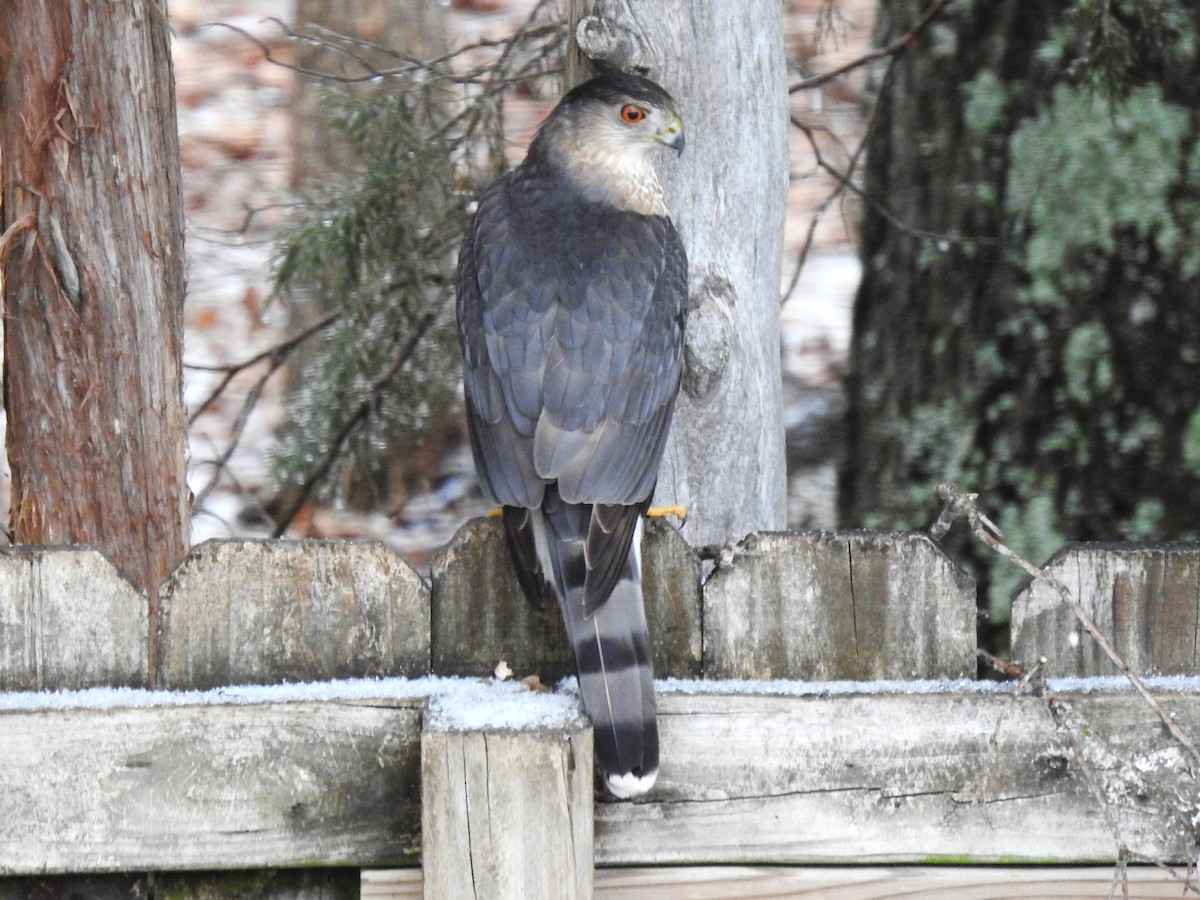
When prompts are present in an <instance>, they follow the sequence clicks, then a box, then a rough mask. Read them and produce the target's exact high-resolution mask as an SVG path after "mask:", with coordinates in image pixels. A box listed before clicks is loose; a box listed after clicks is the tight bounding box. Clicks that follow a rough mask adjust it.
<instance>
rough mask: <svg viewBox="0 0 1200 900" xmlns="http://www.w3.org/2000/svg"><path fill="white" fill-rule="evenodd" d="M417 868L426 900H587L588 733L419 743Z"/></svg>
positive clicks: (488, 733) (433, 725)
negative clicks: (419, 840) (419, 850)
mask: <svg viewBox="0 0 1200 900" xmlns="http://www.w3.org/2000/svg"><path fill="white" fill-rule="evenodd" d="M421 796H422V815H421V828H422V859H421V865H422V869H423V872H424V882H425V888H424V896H425V897H427V898H429V900H458V898H471V900H485V898H488V900H491V898H495V900H502V898H507V897H520V898H523V900H578V898H582V900H587V898H590V897H591V896H592V865H593V864H592V729H591V726H590V725H589V724H588V723H587V722H586V721H585V720H584V719H582V718H577V719H575V720H574V721H573V722H570V723H568V724H566V725H564V726H562V727H556V728H545V729H541V730H536V731H534V730H528V731H521V730H501V729H496V730H479V731H476V730H468V731H464V730H458V729H456V728H454V727H450V726H442V725H440V724H439V723H437V722H436V720H433V719H430V720H427V721H426V725H425V729H424V731H423V733H422V735H421Z"/></svg>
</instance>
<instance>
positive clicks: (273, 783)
mask: <svg viewBox="0 0 1200 900" xmlns="http://www.w3.org/2000/svg"><path fill="white" fill-rule="evenodd" d="M420 720H421V713H420V712H419V710H418V709H416V708H413V707H412V706H411V705H410V706H407V707H405V706H403V705H397V706H395V707H388V706H385V705H384V704H383V703H382V702H381V701H374V702H373V703H372V704H371V705H365V704H364V705H355V704H351V703H335V702H327V703H300V702H298V703H265V704H248V705H231V706H176V707H170V706H168V707H158V708H145V709H136V708H131V709H74V710H58V711H34V712H2V713H0V759H3V760H4V765H3V766H0V797H3V798H4V800H3V803H4V807H3V808H4V815H3V816H0V873H7V874H45V873H67V872H77V873H89V872H123V871H144V870H154V869H159V870H164V869H165V870H187V869H231V868H233V869H236V868H242V869H244V868H265V867H273V866H280V867H287V866H303V867H311V866H314V865H339V866H340V865H358V866H361V865H371V864H375V865H396V864H403V863H404V862H406V861H412V860H413V858H414V856H415V854H416V852H417V848H418V842H419V834H420V816H421V812H420V768H419V767H420V751H419V747H420V743H419V742H420Z"/></svg>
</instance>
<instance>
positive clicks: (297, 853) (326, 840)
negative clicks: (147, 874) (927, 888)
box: [0, 679, 1200, 896]
mask: <svg viewBox="0 0 1200 900" xmlns="http://www.w3.org/2000/svg"><path fill="white" fill-rule="evenodd" d="M1189 685H1190V687H1189ZM1068 686H1074V687H1076V688H1077V690H1069V689H1068ZM659 687H660V701H659V705H660V727H661V731H662V740H663V767H662V771H661V774H660V776H659V781H658V784H657V786H656V788H655V790H654V791H653V792H652V793H651V795H650V797H649V799H648V801H647V802H643V803H636V804H630V803H615V802H604V803H600V804H597V806H596V809H595V838H594V840H595V859H596V862H598V863H600V864H604V865H676V864H691V865H712V864H736V863H746V862H763V863H773V864H832V863H858V864H862V863H868V864H870V863H878V864H890V863H919V862H922V861H927V860H929V859H946V858H954V859H958V860H962V861H964V862H965V861H972V862H993V863H995V862H1041V863H1083V862H1093V863H1095V862H1104V861H1107V860H1111V859H1113V858H1114V855H1115V853H1116V849H1115V844H1114V842H1113V839H1112V836H1111V834H1110V833H1109V831H1108V829H1107V827H1106V825H1105V822H1104V817H1103V815H1102V814H1101V812H1100V808H1099V806H1098V804H1097V802H1096V799H1095V797H1094V795H1093V793H1092V790H1091V788H1090V787H1089V785H1088V783H1087V781H1086V779H1085V778H1084V776H1083V775H1082V774H1081V768H1080V765H1081V762H1080V761H1081V760H1082V761H1083V762H1085V763H1087V765H1088V766H1089V767H1090V768H1091V769H1092V770H1093V771H1094V772H1095V773H1096V778H1097V783H1098V784H1099V786H1100V788H1101V790H1102V792H1103V793H1104V795H1105V798H1106V801H1107V802H1108V805H1109V809H1110V810H1111V811H1112V812H1113V814H1114V815H1115V816H1116V818H1117V822H1118V824H1119V827H1120V829H1121V832H1122V839H1123V840H1124V841H1125V842H1126V843H1127V844H1128V845H1129V846H1130V848H1131V849H1132V850H1133V851H1134V852H1135V853H1137V854H1143V855H1146V856H1153V857H1158V858H1163V859H1168V860H1174V861H1177V862H1183V861H1186V860H1187V859H1188V858H1190V856H1189V854H1191V853H1193V852H1194V851H1193V848H1192V845H1191V841H1190V839H1189V837H1188V835H1189V834H1190V833H1191V832H1190V827H1189V826H1188V825H1187V823H1189V822H1191V821H1193V819H1194V817H1196V816H1197V815H1198V814H1200V790H1198V789H1197V784H1196V780H1195V777H1194V776H1193V775H1192V774H1191V773H1190V772H1189V771H1188V768H1187V766H1186V765H1185V763H1184V760H1183V757H1182V755H1181V754H1180V753H1179V751H1178V750H1177V748H1176V747H1175V746H1174V745H1173V744H1171V743H1170V741H1169V739H1167V738H1165V737H1164V736H1163V734H1162V730H1161V728H1160V727H1159V723H1158V721H1157V719H1156V718H1155V717H1154V714H1153V713H1152V712H1151V711H1150V710H1149V709H1148V708H1147V707H1146V706H1145V704H1144V703H1143V702H1142V701H1141V700H1140V699H1139V698H1137V697H1135V696H1132V695H1131V694H1130V692H1129V691H1128V690H1127V689H1126V690H1123V691H1122V690H1119V689H1118V687H1117V681H1116V680H1115V679H1103V680H1101V681H1098V682H1096V683H1094V684H1093V683H1092V682H1061V683H1060V682H1055V683H1054V684H1052V687H1053V688H1054V689H1055V690H1056V691H1058V693H1059V696H1060V697H1061V698H1062V702H1063V703H1064V704H1065V706H1066V709H1067V717H1068V721H1069V724H1070V732H1071V735H1072V736H1073V739H1074V741H1075V744H1073V743H1072V739H1071V738H1068V736H1067V735H1065V734H1063V733H1061V732H1059V731H1057V730H1056V728H1055V725H1054V722H1053V720H1052V719H1051V717H1050V715H1049V714H1048V712H1047V711H1046V708H1045V706H1044V704H1043V702H1042V701H1041V700H1039V699H1037V698H1034V697H1028V696H1026V697H1021V698H1019V699H1017V700H1016V701H1013V700H1011V698H1010V696H1009V693H1008V692H1006V691H1004V690H1001V689H998V688H996V687H995V686H985V685H974V686H971V685H967V684H965V683H947V684H944V685H942V686H941V687H940V688H939V687H938V686H937V684H936V683H935V682H914V683H894V684H893V688H894V689H893V690H891V691H885V690H881V689H879V687H878V686H875V685H872V684H861V685H859V686H858V688H857V689H856V687H855V685H853V684H850V683H842V684H840V685H833V686H826V685H822V684H819V683H813V684H793V685H791V686H790V689H789V690H782V689H781V688H780V686H779V684H778V683H775V687H776V692H775V693H763V692H762V690H761V689H762V684H761V683H757V682H750V683H747V684H744V685H742V688H743V689H742V690H741V691H740V692H739V691H738V690H737V688H738V684H737V683H736V682H721V683H718V684H716V685H713V688H714V689H713V690H712V691H707V692H706V691H705V690H704V682H676V681H667V682H663V683H660V685H659ZM1153 687H1154V690H1155V692H1156V693H1157V694H1158V695H1159V698H1160V701H1161V702H1162V703H1163V704H1164V705H1165V706H1166V707H1167V709H1168V710H1170V711H1171V712H1172V713H1173V714H1174V715H1175V716H1176V718H1177V721H1179V722H1180V724H1181V726H1183V727H1184V728H1185V730H1187V731H1189V732H1190V733H1196V731H1197V729H1198V728H1200V697H1198V696H1197V695H1196V693H1195V691H1194V684H1192V682H1191V681H1189V680H1180V679H1168V680H1164V681H1163V682H1162V683H1161V684H1159V683H1155V684H1154V685H1153ZM827 688H828V689H827ZM909 688H911V689H909ZM80 693H81V695H84V696H86V697H88V698H91V699H90V701H88V702H83V701H81V702H79V703H77V704H74V706H72V705H71V704H69V703H64V702H63V698H64V697H69V696H71V695H67V694H27V695H8V696H9V697H13V696H22V697H24V701H23V702H22V703H12V704H9V709H8V710H7V711H4V710H3V709H0V759H4V760H5V765H4V766H3V767H0V796H3V797H5V798H6V811H7V814H6V816H5V817H3V819H0V871H2V872H5V873H9V874H38V873H45V872H67V871H74V872H97V871H134V870H151V869H159V870H164V869H165V870H182V869H206V868H217V869H227V868H237V867H252V868H255V867H261V866H289V865H292V866H295V865H301V864H303V865H354V866H395V865H404V864H410V865H411V864H414V863H415V862H416V860H417V854H418V852H419V846H418V834H419V833H420V832H419V829H418V822H419V817H422V816H423V817H424V821H423V823H422V824H421V828H423V829H424V834H425V859H424V862H425V863H426V865H430V866H433V868H434V869H435V870H436V869H439V868H440V870H441V872H442V874H441V875H439V876H438V877H439V878H445V879H453V878H461V877H469V876H470V875H472V874H473V876H474V878H475V879H476V882H475V883H476V884H482V883H490V884H495V885H497V886H498V894H497V895H500V896H538V894H536V893H530V892H531V891H534V890H535V888H536V889H538V890H540V888H537V885H538V884H540V883H541V882H539V880H538V879H543V878H547V877H549V876H548V875H546V869H545V864H546V860H549V861H550V863H551V864H552V865H553V867H554V871H555V872H556V873H557V876H556V877H564V875H563V873H570V877H571V878H575V877H577V876H578V877H582V876H579V872H580V871H582V870H581V869H580V867H579V865H580V864H579V859H580V858H584V857H586V858H587V859H589V860H590V856H588V854H587V853H586V852H585V850H584V847H585V846H586V845H587V844H588V843H589V839H588V836H587V828H589V827H591V826H590V825H589V824H588V823H590V822H591V821H592V819H591V815H592V812H591V810H592V787H593V781H592V761H591V759H592V758H591V753H592V750H591V737H590V730H589V729H588V727H587V725H586V722H585V721H584V720H582V719H581V718H580V716H579V714H578V711H577V706H576V703H575V700H574V697H573V696H572V695H570V694H569V693H568V694H550V695H546V694H541V693H538V692H535V691H531V690H528V689H526V688H524V687H523V686H521V685H516V684H512V683H504V684H494V683H485V682H479V681H477V680H473V679H417V680H412V681H409V680H405V679H387V680H380V681H373V680H372V681H361V682H360V681H348V682H336V683H334V684H333V685H332V686H326V685H285V686H278V687H265V686H259V687H245V688H226V689H220V690H212V691H207V692H185V693H181V694H176V693H174V692H162V691H155V692H150V691H125V692H114V694H115V695H116V697H115V698H113V697H109V698H106V699H105V701H104V702H103V703H98V702H97V700H96V694H97V693H98V692H94V691H89V692H80ZM121 697H133V698H140V699H137V700H136V701H135V702H136V703H137V704H141V705H133V706H126V707H122V706H119V705H113V701H114V699H119V698H121ZM36 698H41V700H42V701H44V702H45V703H46V704H47V706H46V707H45V708H35V707H34V706H33V705H32V704H33V702H34V701H35V699H36ZM314 698H319V699H314ZM155 699H157V700H159V701H161V702H159V703H158V704H157V705H150V704H151V703H152V702H153V701H154V700H155ZM222 699H224V700H225V701H226V702H224V703H222V702H220V701H221V700H222ZM424 702H428V703H429V705H430V706H431V707H433V709H432V710H431V711H430V712H429V713H428V714H423V713H422V708H423V707H422V704H423V703H424ZM479 710H485V711H486V710H490V711H492V715H491V716H490V717H479V715H480V714H479V712H478V711H479ZM993 734H994V735H995V737H996V742H995V744H994V745H993V744H992V742H991V741H992V736H993ZM1076 744H1077V745H1078V750H1077V749H1076ZM422 792H423V793H422ZM464 816H467V818H463V817H464ZM431 841H435V842H438V849H434V844H433V843H431ZM438 853H441V854H442V856H441V857H440V858H439V857H437V856H436V855H437V854H438ZM430 854H434V855H433V856H430ZM435 859H436V861H435ZM588 865H589V866H590V861H589V863H588ZM585 868H586V871H588V872H589V873H590V868H587V867H585ZM489 879H490V881H489ZM514 879H515V880H514ZM522 879H524V881H523V882H521V880H522ZM438 883H439V884H440V883H448V882H438ZM459 883H460V884H461V882H459ZM518 883H524V884H525V885H526V888H525V890H523V891H516V892H515V893H513V892H511V891H508V887H511V886H512V885H514V884H518ZM499 888H504V889H503V890H500V889H499ZM450 895H452V892H450V891H447V892H446V893H441V894H438V896H450ZM546 896H554V894H553V893H550V894H546Z"/></svg>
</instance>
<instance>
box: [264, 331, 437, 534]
mask: <svg viewBox="0 0 1200 900" xmlns="http://www.w3.org/2000/svg"><path fill="white" fill-rule="evenodd" d="M436 318H437V316H436V315H435V314H434V313H433V312H428V313H426V314H425V315H424V316H422V317H421V319H420V320H419V321H418V322H417V324H416V327H415V328H414V329H413V333H412V334H411V335H409V338H408V341H407V342H406V343H405V344H404V346H403V347H402V348H401V349H400V352H399V353H398V354H397V356H396V358H395V359H394V360H393V361H392V364H391V365H390V366H389V367H388V369H387V371H386V372H384V373H383V374H382V375H380V376H379V377H378V378H377V379H375V381H374V382H372V384H371V387H370V389H369V391H368V394H367V396H366V397H365V398H363V400H362V402H360V403H359V404H358V407H357V408H356V409H355V410H354V412H353V413H352V414H351V415H350V418H348V419H347V420H346V421H345V423H344V424H343V425H342V427H341V429H340V430H339V431H338V433H337V434H336V435H335V436H334V438H333V443H332V444H330V446H329V449H328V450H326V451H325V455H324V456H323V457H321V460H320V462H318V463H317V465H316V466H315V467H314V468H313V469H312V470H311V471H310V472H309V473H308V476H307V477H306V478H305V479H304V482H303V483H302V484H301V485H300V490H299V491H298V492H297V494H296V496H295V497H294V498H293V499H292V502H291V504H290V505H289V506H288V508H287V510H286V511H285V512H284V513H283V514H282V515H281V516H280V517H279V519H278V520H277V521H276V524H275V529H274V531H273V532H272V534H271V537H273V538H280V537H282V536H283V534H284V532H285V531H287V530H288V527H289V526H290V525H291V524H292V520H293V519H295V518H296V515H297V514H298V513H299V512H300V510H301V509H302V508H303V507H304V504H305V503H307V502H308V498H309V497H310V496H312V492H313V491H314V490H315V489H316V487H317V485H318V484H320V483H321V482H322V481H324V480H325V478H326V476H328V475H329V472H330V470H331V469H332V468H333V466H334V463H336V462H337V460H338V458H339V457H340V456H341V453H342V448H343V447H344V446H345V445H346V441H348V440H349V439H350V436H351V435H352V434H353V433H354V430H355V429H356V428H358V426H359V425H361V424H362V423H363V422H364V421H365V420H366V418H367V416H369V415H370V413H371V410H372V409H374V408H375V407H376V406H377V405H378V403H379V400H380V398H381V397H382V395H383V392H384V390H385V389H386V388H387V386H388V385H389V384H390V383H391V381H392V379H393V378H395V377H396V376H397V375H398V374H400V370H401V369H402V368H404V365H405V363H407V362H408V360H409V358H410V357H411V356H412V354H413V352H414V351H415V350H416V348H417V344H418V343H419V342H420V340H421V338H423V337H424V336H425V332H426V331H428V330H429V328H430V326H431V325H433V322H434V320H435V319H436Z"/></svg>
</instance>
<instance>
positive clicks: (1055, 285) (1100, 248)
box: [1007, 84, 1191, 301]
mask: <svg viewBox="0 0 1200 900" xmlns="http://www.w3.org/2000/svg"><path fill="white" fill-rule="evenodd" d="M1190 128H1191V122H1190V116H1189V114H1188V111H1187V110H1184V109H1182V108H1180V107H1178V106H1174V105H1172V104H1169V103H1165V102H1164V101H1163V96H1162V89H1161V88H1159V87H1158V86H1156V85H1152V86H1149V87H1145V88H1139V89H1137V90H1135V91H1133V92H1131V93H1130V94H1129V96H1128V97H1127V98H1126V99H1124V100H1123V101H1121V102H1119V103H1118V104H1116V105H1115V106H1113V105H1110V104H1109V103H1108V102H1107V101H1106V100H1105V99H1104V98H1102V97H1100V96H1099V95H1097V94H1095V93H1094V92H1092V91H1089V90H1087V89H1082V88H1071V87H1068V86H1067V85H1063V84H1060V85H1058V86H1057V87H1056V88H1055V89H1054V92H1053V94H1052V95H1051V97H1050V101H1049V102H1048V103H1047V104H1046V105H1045V106H1044V107H1043V108H1042V110H1041V111H1040V112H1039V114H1038V115H1037V116H1036V117H1035V118H1033V119H1030V120H1028V121H1026V122H1025V123H1023V124H1022V125H1021V127H1020V128H1018V129H1017V130H1016V132H1015V133H1014V134H1013V136H1012V140H1011V144H1010V150H1011V157H1010V168H1009V179H1008V191H1007V204H1008V209H1009V212H1010V213H1011V214H1013V215H1014V216H1018V217H1021V218H1024V219H1025V220H1027V222H1028V227H1027V229H1026V243H1025V246H1024V248H1023V254H1022V256H1023V260H1022V262H1023V265H1024V267H1025V268H1026V269H1027V270H1028V271H1029V273H1030V274H1031V275H1032V277H1033V284H1032V286H1031V288H1030V292H1029V294H1028V297H1029V298H1030V299H1033V300H1035V301H1047V300H1050V299H1051V298H1053V296H1055V295H1056V294H1057V293H1058V291H1059V288H1060V284H1059V281H1060V278H1061V276H1062V274H1063V273H1064V271H1066V270H1073V269H1074V268H1075V267H1073V266H1071V265H1070V264H1069V263H1070V261H1071V260H1072V259H1073V258H1076V257H1078V256H1079V255H1080V254H1081V253H1087V252H1094V253H1098V254H1101V255H1107V254H1111V253H1113V252H1114V250H1115V248H1116V243H1117V240H1118V238H1119V236H1120V235H1121V234H1123V233H1128V232H1129V231H1132V233H1133V234H1134V235H1135V236H1136V237H1137V238H1138V239H1140V240H1143V241H1148V242H1151V243H1153V244H1154V245H1155V246H1156V248H1157V249H1158V250H1159V251H1161V252H1165V253H1168V254H1169V253H1172V252H1173V250H1174V248H1175V246H1176V245H1177V244H1178V241H1179V237H1180V232H1179V228H1178V226H1177V224H1176V220H1175V213H1174V210H1173V209H1172V206H1171V204H1172V189H1173V187H1174V185H1175V184H1176V182H1177V181H1178V178H1179V171H1180V164H1181V156H1182V153H1183V148H1184V141H1185V139H1186V138H1187V137H1188V135H1189V132H1190ZM1081 286H1082V285H1081Z"/></svg>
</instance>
